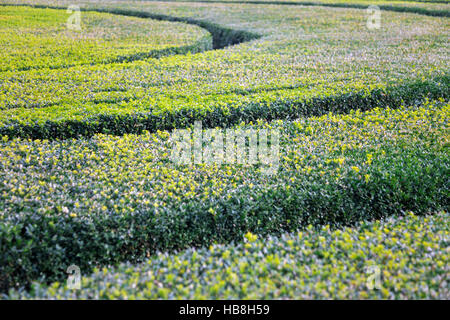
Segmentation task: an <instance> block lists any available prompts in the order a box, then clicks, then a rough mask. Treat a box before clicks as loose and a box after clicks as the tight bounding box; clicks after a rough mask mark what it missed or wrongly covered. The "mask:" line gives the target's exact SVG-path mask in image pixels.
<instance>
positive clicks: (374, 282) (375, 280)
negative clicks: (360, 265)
mask: <svg viewBox="0 0 450 320" xmlns="http://www.w3.org/2000/svg"><path fill="white" fill-rule="evenodd" d="M366 273H367V274H368V275H369V276H368V277H367V281H366V285H367V288H368V289H369V290H374V289H377V290H380V289H381V270H380V267H379V266H368V267H366Z"/></svg>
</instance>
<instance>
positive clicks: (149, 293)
mask: <svg viewBox="0 0 450 320" xmlns="http://www.w3.org/2000/svg"><path fill="white" fill-rule="evenodd" d="M449 236H450V229H449V215H448V213H444V212H441V213H436V214H435V215H433V216H426V217H417V216H415V215H413V214H412V213H409V214H408V215H407V216H406V217H404V218H389V219H387V220H385V221H381V222H379V221H378V222H371V223H365V222H364V223H361V224H358V226H357V227H355V228H345V229H343V230H331V229H330V228H329V227H322V228H320V229H314V228H307V229H306V230H304V231H303V232H299V233H293V234H284V235H282V236H281V237H268V238H258V237H257V236H256V235H253V234H251V233H247V234H246V235H245V238H244V243H241V242H240V243H237V244H230V245H212V246H211V247H210V248H209V249H208V248H204V249H199V250H196V249H189V250H186V251H182V252H180V253H177V254H170V255H168V254H161V253H160V254H158V255H155V256H154V257H152V258H151V259H149V260H147V261H146V262H144V263H142V264H139V265H137V266H133V265H130V264H121V265H120V266H118V267H116V268H101V269H96V270H95V272H94V273H93V274H92V275H89V276H85V277H83V278H82V282H81V289H80V290H76V289H69V288H68V287H67V286H66V285H65V283H64V282H59V283H58V282H56V283H53V284H51V285H49V286H46V285H45V284H37V283H36V284H35V285H34V287H33V290H32V291H30V292H29V293H27V292H18V291H12V292H11V293H10V295H9V298H25V299H43V298H44V299H330V298H334V299H336V298H339V299H366V298H372V299H380V298H381V299H394V298H397V299H429V298H434V299H436V298H439V299H447V298H448V288H447V281H448V260H449V258H450V257H449V254H448V250H446V249H447V248H448V245H449ZM371 278H372V279H371Z"/></svg>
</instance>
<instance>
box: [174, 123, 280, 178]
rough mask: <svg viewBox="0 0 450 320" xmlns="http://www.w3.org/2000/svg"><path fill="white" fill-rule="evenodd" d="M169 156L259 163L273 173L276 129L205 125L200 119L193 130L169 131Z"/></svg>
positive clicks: (277, 141)
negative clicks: (212, 126)
mask: <svg viewBox="0 0 450 320" xmlns="http://www.w3.org/2000/svg"><path fill="white" fill-rule="evenodd" d="M172 139H173V142H174V143H173V148H172V152H171V156H170V159H171V160H172V161H173V162H174V163H176V164H179V165H191V164H205V165H212V164H217V165H221V164H238V165H256V164H258V163H259V164H260V165H261V172H262V173H264V174H274V173H276V172H277V170H278V167H279V153H280V131H279V130H278V129H258V130H257V129H206V130H202V124H201V122H200V121H196V122H195V124H194V130H188V129H176V130H174V132H173V133H172Z"/></svg>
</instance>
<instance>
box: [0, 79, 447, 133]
mask: <svg viewBox="0 0 450 320" xmlns="http://www.w3.org/2000/svg"><path fill="white" fill-rule="evenodd" d="M449 97H450V76H448V75H445V76H442V77H438V78H435V79H433V80H426V81H421V80H417V81H411V82H409V83H405V84H402V85H398V86H390V87H388V88H386V89H384V90H383V89H376V90H373V91H371V92H369V93H367V92H358V93H348V94H344V95H339V96H331V97H327V96H324V97H316V98H312V99H309V100H307V101H303V100H302V99H301V98H299V99H298V100H295V101H289V100H286V99H283V100H281V101H278V102H274V103H271V104H270V105H267V104H259V103H252V104H247V105H243V106H232V107H229V106H227V107H224V108H220V109H219V108H218V109H213V110H212V111H205V110H198V109H186V108H184V109H180V110H174V111H165V112H161V113H159V114H153V113H143V114H142V113H135V114H129V115H108V114H104V115H102V114H99V115H98V116H95V117H91V118H88V119H84V120H62V121H58V122H56V121H46V122H45V123H43V124H41V123H36V124H34V125H29V124H24V123H16V124H10V125H7V126H3V127H0V135H5V136H9V137H22V138H31V139H55V138H58V139H67V138H76V137H80V136H85V137H90V136H92V135H94V134H96V133H105V134H112V135H123V134H125V133H137V134H140V133H142V132H143V131H144V130H147V131H150V132H156V131H157V130H172V129H175V128H178V129H180V128H186V127H188V126H190V125H192V124H193V123H194V122H195V121H202V124H203V126H204V127H208V128H214V127H222V128H223V127H230V126H232V125H235V124H239V123H241V122H246V123H249V122H252V121H253V122H255V121H257V120H260V119H264V120H267V121H270V120H274V119H296V118H299V117H304V116H319V115H323V114H326V113H328V112H333V113H346V112H349V111H350V110H356V109H359V110H363V111H364V110H369V109H371V108H375V107H385V106H389V107H391V108H396V107H399V106H401V105H402V104H403V105H415V104H418V103H420V102H421V101H422V100H423V99H424V98H428V99H438V98H443V99H445V100H448V99H449Z"/></svg>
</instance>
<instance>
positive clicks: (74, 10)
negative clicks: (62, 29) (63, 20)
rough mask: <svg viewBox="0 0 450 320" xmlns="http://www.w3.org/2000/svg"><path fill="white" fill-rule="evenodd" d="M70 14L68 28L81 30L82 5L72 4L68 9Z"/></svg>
mask: <svg viewBox="0 0 450 320" xmlns="http://www.w3.org/2000/svg"><path fill="white" fill-rule="evenodd" d="M66 12H67V13H68V14H70V16H69V18H67V29H69V30H75V31H81V11H80V7H79V6H77V5H74V4H71V5H70V6H69V7H68V8H67V11H66Z"/></svg>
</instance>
